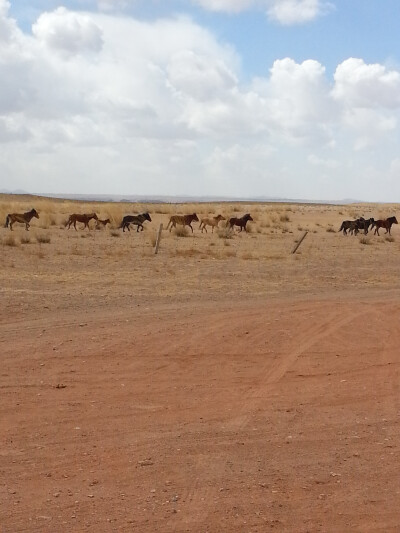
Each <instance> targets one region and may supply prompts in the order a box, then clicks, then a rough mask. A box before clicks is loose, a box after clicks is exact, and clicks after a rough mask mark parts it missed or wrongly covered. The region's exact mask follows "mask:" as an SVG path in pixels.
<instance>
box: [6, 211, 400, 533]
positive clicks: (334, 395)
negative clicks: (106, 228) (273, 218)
mask: <svg viewBox="0 0 400 533" xmlns="http://www.w3.org/2000/svg"><path fill="white" fill-rule="evenodd" d="M335 209H336V211H330V212H329V213H325V207H321V206H315V207H314V211H311V210H309V211H306V214H305V215H303V214H302V213H303V211H300V210H299V211H296V210H295V209H294V208H293V210H292V211H290V220H291V222H289V228H291V229H290V231H292V232H293V233H292V234H291V233H289V232H285V233H283V234H282V233H279V234H271V235H270V234H268V235H267V234H265V233H254V232H253V233H250V234H248V235H234V238H233V239H231V240H230V241H229V243H230V244H229V245H228V246H226V245H225V244H224V242H225V240H224V239H222V238H219V237H218V236H217V235H214V236H212V235H201V234H200V233H199V232H198V231H196V232H195V234H194V236H190V235H189V237H187V238H184V239H182V238H179V237H174V236H173V235H168V234H165V236H163V239H164V240H163V241H162V246H161V248H160V252H159V255H157V256H154V255H153V254H152V248H151V245H149V244H148V243H149V242H150V240H151V238H150V230H149V229H147V230H146V231H144V232H141V233H140V234H136V233H133V234H132V233H131V234H128V235H126V234H121V237H120V238H113V237H112V236H111V235H110V234H109V233H107V232H96V233H94V232H91V233H90V237H89V236H86V237H85V238H84V239H83V238H82V237H81V236H80V235H81V234H83V232H72V231H70V232H69V233H68V232H67V231H66V230H62V229H60V228H53V229H52V230H48V231H49V233H50V234H51V242H50V243H44V244H43V243H38V242H37V241H36V240H35V239H34V238H33V237H34V230H33V229H32V230H31V233H30V235H31V242H29V243H25V244H18V245H17V246H9V245H5V246H3V247H2V248H1V250H2V255H1V256H0V265H1V270H0V280H1V285H0V298H1V304H2V305H1V306H0V353H1V368H0V394H1V403H0V443H1V446H0V502H1V505H0V531H1V533H15V532H17V531H18V532H29V533H31V532H40V533H46V532H48V533H52V532H60V533H63V532H66V533H67V532H82V531H87V532H103V531H126V532H130V531H137V532H154V531H163V532H203V533H204V532H213V533H214V532H215V533H217V532H221V531H229V532H238V533H239V532H243V531H246V532H264V531H279V532H291V533H292V532H296V533H297V532H299V533H302V532H304V533H305V532H316V531H321V532H335V533H337V532H339V533H342V532H354V531H357V532H377V531H382V532H385V533H386V532H393V533H394V532H398V531H399V530H400V517H399V513H398V509H397V507H398V501H399V498H400V480H399V476H398V462H399V451H400V442H399V411H400V391H399V383H400V380H399V378H400V375H399V368H400V367H399V363H400V355H399V350H398V345H399V341H400V333H399V331H398V324H399V318H400V316H399V315H400V303H399V290H400V287H399V284H398V283H399V282H398V268H397V262H398V251H399V249H398V244H397V241H396V240H395V241H394V242H386V241H383V240H382V239H381V241H378V239H375V240H373V245H372V246H366V247H365V246H364V247H363V246H362V244H360V243H359V241H358V239H355V238H353V239H351V238H346V237H343V236H342V235H340V234H338V233H334V234H333V233H332V234H331V233H330V232H327V231H326V230H325V229H322V230H320V229H318V231H317V233H311V234H310V235H309V236H307V238H306V240H305V242H304V244H303V245H302V247H301V248H300V251H301V253H300V254H299V255H298V256H297V257H295V256H293V255H292V254H290V249H291V248H292V246H293V241H294V239H295V238H296V237H297V236H298V234H299V233H300V230H299V229H297V226H298V224H299V222H298V220H297V218H299V219H301V218H306V219H307V221H308V222H307V224H308V225H309V226H310V225H311V224H312V225H313V227H314V224H315V223H316V222H317V223H318V224H324V223H325V222H324V221H325V218H324V217H327V220H329V221H330V223H332V224H333V223H335V219H341V218H345V216H342V215H339V214H338V210H339V209H340V208H339V207H336V208H335ZM269 216H270V215H269ZM296 217H297V218H296ZM329 217H330V218H329ZM164 218H165V217H164ZM161 219H162V217H161V216H160V218H159V220H161ZM284 222H285V224H286V221H284ZM317 228H319V226H317ZM43 231H44V230H43V229H42V230H41V232H43ZM393 233H394V235H395V236H396V231H394V232H393ZM14 234H15V235H16V238H17V240H18V243H20V238H21V236H25V232H24V231H22V230H21V228H19V230H18V231H17V230H15V232H14ZM7 235H8V233H6V230H5V229H2V230H1V234H0V237H1V238H3V239H4V238H5V237H6V236H7ZM87 235H89V232H87ZM210 243H214V245H213V246H211V247H210ZM232 249H233V250H235V252H236V255H232V254H226V251H227V250H228V251H231V250H232ZM176 250H186V252H185V253H184V254H183V255H182V253H181V252H179V253H176Z"/></svg>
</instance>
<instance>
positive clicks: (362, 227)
mask: <svg viewBox="0 0 400 533" xmlns="http://www.w3.org/2000/svg"><path fill="white" fill-rule="evenodd" d="M393 224H398V222H397V218H396V217H395V216H392V217H389V218H385V219H379V220H375V219H374V218H367V219H365V218H363V217H360V218H357V219H356V220H343V222H342V225H341V226H340V229H339V231H342V232H343V235H348V233H347V232H349V233H350V235H357V234H358V233H359V232H360V231H363V232H364V235H367V233H368V231H369V230H371V231H372V230H373V229H374V228H375V231H374V235H379V229H380V228H383V229H385V230H386V231H385V233H389V235H390V230H391V228H392V226H393Z"/></svg>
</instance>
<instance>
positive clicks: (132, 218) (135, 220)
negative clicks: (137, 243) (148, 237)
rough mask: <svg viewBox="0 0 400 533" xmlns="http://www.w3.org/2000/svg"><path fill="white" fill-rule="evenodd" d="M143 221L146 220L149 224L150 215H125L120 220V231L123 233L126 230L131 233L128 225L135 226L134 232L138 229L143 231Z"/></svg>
mask: <svg viewBox="0 0 400 533" xmlns="http://www.w3.org/2000/svg"><path fill="white" fill-rule="evenodd" d="M145 220H148V221H149V222H151V216H150V213H141V214H140V215H126V216H124V218H123V219H122V222H121V225H120V228H122V231H125V229H128V231H131V230H130V228H129V226H130V224H133V225H134V226H135V225H136V226H137V228H136V232H138V231H139V228H140V230H141V231H143V230H144V226H143V222H144V221H145Z"/></svg>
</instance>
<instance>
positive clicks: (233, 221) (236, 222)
mask: <svg viewBox="0 0 400 533" xmlns="http://www.w3.org/2000/svg"><path fill="white" fill-rule="evenodd" d="M252 220H253V219H252V217H251V215H250V213H246V214H245V215H243V216H242V217H241V218H235V217H233V218H230V219H229V220H228V223H227V226H229V229H233V227H234V226H239V227H240V231H242V230H243V228H244V230H245V231H247V228H246V224H247V222H249V221H252Z"/></svg>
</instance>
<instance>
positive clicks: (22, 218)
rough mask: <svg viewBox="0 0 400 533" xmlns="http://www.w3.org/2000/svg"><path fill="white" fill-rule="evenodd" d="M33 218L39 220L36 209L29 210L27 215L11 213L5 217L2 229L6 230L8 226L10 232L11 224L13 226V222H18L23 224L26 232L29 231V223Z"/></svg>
mask: <svg viewBox="0 0 400 533" xmlns="http://www.w3.org/2000/svg"><path fill="white" fill-rule="evenodd" d="M33 217H35V218H39V215H38V212H37V211H36V209H31V210H30V211H28V212H27V213H11V214H9V215H7V218H6V223H5V225H4V227H5V228H8V226H10V230H11V231H12V227H13V224H15V222H20V223H21V224H25V229H26V231H29V226H30V224H29V222H30V221H31V220H32V218H33Z"/></svg>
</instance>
